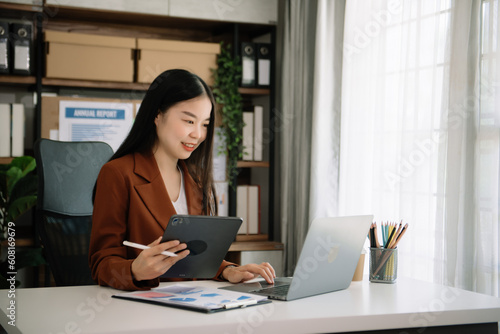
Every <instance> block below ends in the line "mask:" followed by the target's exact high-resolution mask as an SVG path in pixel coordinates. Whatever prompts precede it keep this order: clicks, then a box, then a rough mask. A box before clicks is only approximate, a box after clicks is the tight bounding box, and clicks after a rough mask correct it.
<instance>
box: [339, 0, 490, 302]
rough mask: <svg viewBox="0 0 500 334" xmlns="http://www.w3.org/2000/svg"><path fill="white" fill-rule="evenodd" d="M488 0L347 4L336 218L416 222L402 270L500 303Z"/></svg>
mask: <svg viewBox="0 0 500 334" xmlns="http://www.w3.org/2000/svg"><path fill="white" fill-rule="evenodd" d="M483 2H484V4H483V11H481V1H480V0H459V1H452V0H432V1H431V0H429V1H382V0H376V1H370V2H367V1H362V0H350V1H348V2H347V5H346V12H345V34H344V62H343V77H342V87H343V88H342V124H341V155H340V196H339V213H340V214H342V215H345V214H359V213H373V214H374V215H375V220H376V221H378V222H382V221H384V222H385V221H398V222H399V221H400V220H403V222H407V223H409V225H410V228H409V230H408V232H407V233H406V234H405V237H404V239H403V241H402V242H401V243H400V244H399V251H400V261H399V271H400V275H404V276H411V277H415V278H419V279H424V280H428V281H434V282H437V283H444V284H448V285H453V286H458V287H462V288H466V289H469V290H475V291H479V292H484V293H489V294H492V295H496V296H498V287H499V280H498V267H499V261H498V257H499V250H498V241H499V231H498V226H499V216H498V206H499V201H498V198H499V197H498V191H499V190H498V189H499V165H498V164H499V157H498V154H499V146H498V129H499V112H498V111H499V110H498V105H499V100H498V91H495V90H494V88H495V87H498V71H497V69H498V66H496V65H494V64H498V61H497V59H498V50H497V49H496V44H495V46H493V45H489V49H487V50H486V49H485V48H484V47H483V50H482V53H483V55H482V56H481V54H480V48H479V46H480V42H481V29H480V27H481V25H480V24H481V13H482V15H483V23H484V22H485V21H484V17H485V16H486V15H489V17H491V20H494V19H495V18H496V23H495V24H493V23H491V24H490V23H488V24H490V25H489V26H488V27H489V28H488V29H489V30H488V31H486V30H484V31H483V39H484V38H485V37H484V36H485V35H488V38H490V40H491V42H492V43H493V41H495V43H497V42H498V32H497V31H498V0H490V1H483ZM487 6H489V7H488V8H489V9H490V10H489V11H487V10H486V7H487ZM495 6H496V7H495ZM494 8H495V9H494ZM486 12H488V14H486ZM493 12H495V13H493ZM483 26H484V24H483ZM493 30H494V31H493ZM493 33H496V34H497V35H496V37H492V36H491V35H492V34H493ZM483 42H484V40H483ZM484 45H485V44H484V43H483V46H484ZM486 54H488V55H486ZM480 61H481V62H482V68H483V72H482V73H483V75H484V74H485V73H486V72H487V73H490V75H491V76H495V77H490V78H488V79H487V81H488V82H487V83H484V84H483V81H481V71H480V68H481V67H480ZM487 66H488V70H485V68H486V67H487ZM495 83H496V84H497V86H495Z"/></svg>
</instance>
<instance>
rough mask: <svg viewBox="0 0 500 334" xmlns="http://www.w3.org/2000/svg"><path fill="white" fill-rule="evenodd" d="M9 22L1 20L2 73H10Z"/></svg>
mask: <svg viewBox="0 0 500 334" xmlns="http://www.w3.org/2000/svg"><path fill="white" fill-rule="evenodd" d="M9 55H10V48H9V23H8V22H6V21H0V73H9V72H10V69H9V61H10V57H9Z"/></svg>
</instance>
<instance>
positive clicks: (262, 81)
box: [257, 43, 271, 87]
mask: <svg viewBox="0 0 500 334" xmlns="http://www.w3.org/2000/svg"><path fill="white" fill-rule="evenodd" d="M257 84H258V86H259V87H269V85H270V84H271V44H269V43H258V44H257Z"/></svg>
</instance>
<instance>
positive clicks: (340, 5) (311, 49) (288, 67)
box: [277, 0, 345, 275]
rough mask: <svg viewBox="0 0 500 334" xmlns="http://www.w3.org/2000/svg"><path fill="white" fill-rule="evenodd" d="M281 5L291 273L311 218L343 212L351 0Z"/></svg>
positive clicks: (289, 0)
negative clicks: (345, 48) (344, 86)
mask: <svg viewBox="0 0 500 334" xmlns="http://www.w3.org/2000/svg"><path fill="white" fill-rule="evenodd" d="M281 6H282V8H281V9H282V11H283V12H284V16H285V17H284V26H283V33H282V36H283V38H282V39H283V59H282V66H281V69H280V73H281V75H280V76H281V89H280V96H281V99H280V102H279V103H278V109H279V110H278V111H277V113H278V114H280V115H281V127H280V130H281V132H280V149H279V151H280V152H281V154H280V184H281V186H280V195H281V219H282V222H281V231H282V240H283V242H284V243H285V262H284V263H285V272H286V273H287V274H288V275H291V274H292V273H293V269H294V268H295V265H296V262H297V260H298V256H299V255H300V251H301V249H302V245H303V242H304V239H305V237H306V234H307V230H308V228H309V224H310V222H311V221H312V220H313V219H314V218H315V217H324V216H335V215H337V214H338V208H337V204H338V179H339V176H338V168H339V154H340V153H339V152H340V112H341V110H340V101H341V99H340V95H341V73H342V40H343V19H344V11H345V1H343V0H342V1H338V0H336V1H329V0H314V1H313V0H311V1H296V0H286V1H282V3H281Z"/></svg>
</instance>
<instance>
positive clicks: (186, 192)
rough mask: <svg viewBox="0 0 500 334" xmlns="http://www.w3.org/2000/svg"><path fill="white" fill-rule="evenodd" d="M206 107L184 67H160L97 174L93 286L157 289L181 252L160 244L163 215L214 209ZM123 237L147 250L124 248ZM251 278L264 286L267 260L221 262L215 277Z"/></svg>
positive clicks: (270, 274)
mask: <svg viewBox="0 0 500 334" xmlns="http://www.w3.org/2000/svg"><path fill="white" fill-rule="evenodd" d="M214 106H215V103H214V98H213V95H212V93H211V91H210V89H209V88H208V86H207V85H206V83H205V82H204V81H203V80H202V79H200V78H199V77H198V76H197V75H195V74H192V73H190V72H188V71H184V70H168V71H165V72H163V73H162V74H160V75H159V76H158V77H157V78H156V79H155V80H154V81H153V83H152V84H151V86H150V87H149V90H148V91H147V93H146V96H145V97H144V100H143V101H142V103H141V106H140V109H139V112H138V114H137V117H136V119H135V122H134V125H133V126H132V129H131V130H130V133H129V134H128V136H127V138H126V139H125V140H124V142H123V143H122V145H121V146H120V148H119V149H118V150H117V151H116V153H115V154H114V155H113V156H112V157H111V159H110V161H109V162H108V163H106V164H105V165H104V166H103V167H102V169H101V171H100V173H99V176H98V178H97V183H96V188H95V198H94V213H93V218H92V219H93V221H92V233H91V239H90V252H89V261H90V267H91V270H92V276H93V278H94V280H95V281H96V282H97V283H98V284H100V285H108V286H111V287H114V288H117V289H122V290H137V289H149V288H151V287H155V286H157V285H158V284H159V278H158V277H159V276H160V275H162V274H163V273H165V272H166V271H167V270H169V268H170V267H172V266H173V265H174V264H175V263H176V262H177V261H182V259H183V258H185V257H186V256H187V255H188V254H189V250H187V249H186V244H184V243H182V244H181V243H179V241H177V240H174V241H168V242H164V243H161V244H160V239H161V236H162V235H163V231H164V230H165V228H166V226H167V224H168V221H169V219H170V216H172V215H173V214H176V213H177V214H190V215H215V214H216V213H217V205H216V199H215V191H214V186H213V178H212V145H213V136H214V117H215V116H214V113H215V111H214ZM124 240H130V241H133V242H136V243H140V244H147V245H148V246H150V247H151V248H149V249H146V250H143V251H139V250H137V249H135V248H128V247H125V246H123V245H122V242H123V241H124ZM163 251H170V252H178V256H177V257H168V256H165V255H162V254H161V252H163ZM258 275H261V276H262V277H263V278H264V279H266V281H268V282H269V283H272V282H273V279H274V277H275V273H274V269H273V268H272V266H271V265H270V264H268V263H262V264H260V265H258V264H248V265H244V266H236V265H234V264H232V263H229V262H226V261H223V263H222V264H221V266H220V268H219V271H218V272H217V275H216V277H215V278H218V279H224V280H228V281H229V282H232V283H238V282H243V281H246V280H249V279H252V278H254V277H257V276H258Z"/></svg>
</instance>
